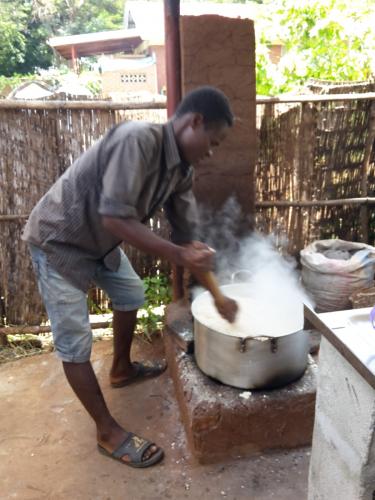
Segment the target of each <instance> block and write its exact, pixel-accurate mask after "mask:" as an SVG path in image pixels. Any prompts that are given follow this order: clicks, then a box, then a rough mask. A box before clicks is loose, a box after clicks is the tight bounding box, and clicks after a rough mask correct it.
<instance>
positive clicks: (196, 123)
mask: <svg viewBox="0 0 375 500" xmlns="http://www.w3.org/2000/svg"><path fill="white" fill-rule="evenodd" d="M203 124H204V119H203V115H202V114H201V113H193V114H192V117H191V127H192V128H193V129H195V128H199V127H201V126H202V125H203Z"/></svg>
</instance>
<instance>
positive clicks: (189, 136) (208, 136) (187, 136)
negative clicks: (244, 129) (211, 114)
mask: <svg viewBox="0 0 375 500" xmlns="http://www.w3.org/2000/svg"><path fill="white" fill-rule="evenodd" d="M228 128H229V127H228V126H227V125H225V124H212V125H208V126H207V125H205V124H204V123H203V117H202V116H201V115H199V114H196V115H192V118H191V121H190V122H189V124H188V126H187V127H186V128H185V130H184V132H183V133H182V135H181V137H180V141H179V146H180V148H181V151H182V154H183V157H184V160H185V161H186V162H188V163H189V164H191V165H197V164H199V162H200V161H202V160H203V159H204V158H208V157H210V156H212V154H213V150H214V148H216V147H217V146H219V145H220V144H221V142H222V141H223V140H224V139H225V137H226V136H227V133H228Z"/></svg>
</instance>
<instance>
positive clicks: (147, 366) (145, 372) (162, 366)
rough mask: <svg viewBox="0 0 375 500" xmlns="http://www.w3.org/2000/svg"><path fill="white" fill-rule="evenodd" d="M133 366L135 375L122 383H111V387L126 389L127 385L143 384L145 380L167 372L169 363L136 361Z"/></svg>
mask: <svg viewBox="0 0 375 500" xmlns="http://www.w3.org/2000/svg"><path fill="white" fill-rule="evenodd" d="M133 366H134V368H135V372H134V375H132V376H131V377H129V378H127V379H125V380H123V381H121V382H111V387H114V388H115V389H118V388H120V387H126V386H127V385H130V384H134V383H135V382H142V381H143V380H145V379H149V378H153V377H158V376H159V375H161V374H162V373H163V372H164V371H165V370H166V368H167V362H166V361H146V362H145V363H138V362H137V361H135V362H134V363H133Z"/></svg>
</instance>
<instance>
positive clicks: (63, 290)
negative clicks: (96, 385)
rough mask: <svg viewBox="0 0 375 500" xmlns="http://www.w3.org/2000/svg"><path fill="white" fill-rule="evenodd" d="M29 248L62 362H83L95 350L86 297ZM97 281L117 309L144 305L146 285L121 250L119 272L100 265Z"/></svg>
mask: <svg viewBox="0 0 375 500" xmlns="http://www.w3.org/2000/svg"><path fill="white" fill-rule="evenodd" d="M29 247H30V253H31V258H32V262H33V267H34V271H35V274H36V277H37V282H38V288H39V292H40V294H41V296H42V299H43V302H44V306H45V308H46V311H47V314H48V317H49V320H50V322H51V329H52V334H53V341H54V345H55V350H56V353H57V355H58V357H59V358H60V359H61V360H62V361H66V362H70V363H84V362H86V361H88V360H89V359H90V355H91V347H92V331H91V327H90V321H89V313H88V306H87V294H86V293H85V292H83V291H82V290H79V289H78V288H76V287H75V286H73V285H72V284H71V283H69V282H68V281H67V280H66V279H65V278H63V277H62V276H61V274H59V273H58V272H57V271H55V270H54V269H53V268H52V267H51V265H50V264H49V262H48V260H47V255H46V254H45V252H43V250H41V249H40V248H38V247H35V246H34V245H29ZM94 282H95V284H96V285H97V286H99V287H100V288H102V289H103V290H104V291H105V292H106V293H107V295H108V296H109V298H110V299H111V301H112V306H113V309H115V310H118V311H133V310H136V309H138V308H139V307H141V306H142V305H143V303H144V286H143V282H142V280H141V279H140V278H139V276H138V275H137V274H136V272H135V271H134V269H133V268H132V266H131V264H130V262H129V260H128V258H127V257H126V255H125V254H124V252H122V251H121V264H120V267H119V269H118V270H117V271H110V270H109V269H107V268H106V267H105V266H104V265H98V268H97V270H96V273H95V276H94Z"/></svg>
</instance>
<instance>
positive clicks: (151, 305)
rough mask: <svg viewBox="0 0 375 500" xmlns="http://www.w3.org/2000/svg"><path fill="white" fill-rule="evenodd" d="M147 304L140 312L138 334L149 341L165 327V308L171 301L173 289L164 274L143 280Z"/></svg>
mask: <svg viewBox="0 0 375 500" xmlns="http://www.w3.org/2000/svg"><path fill="white" fill-rule="evenodd" d="M143 283H144V287H145V298H146V300H145V304H144V306H143V308H142V309H140V310H139V311H138V316H137V317H138V325H137V328H138V330H137V331H138V333H141V334H142V335H143V336H144V337H145V338H146V339H147V340H150V339H151V336H152V334H153V333H154V332H156V331H158V330H160V329H161V328H162V325H163V318H164V309H165V306H166V305H167V304H168V303H169V302H170V301H171V288H170V285H169V281H168V278H167V277H166V276H165V275H163V274H157V275H155V276H148V277H146V278H144V280H143Z"/></svg>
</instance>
